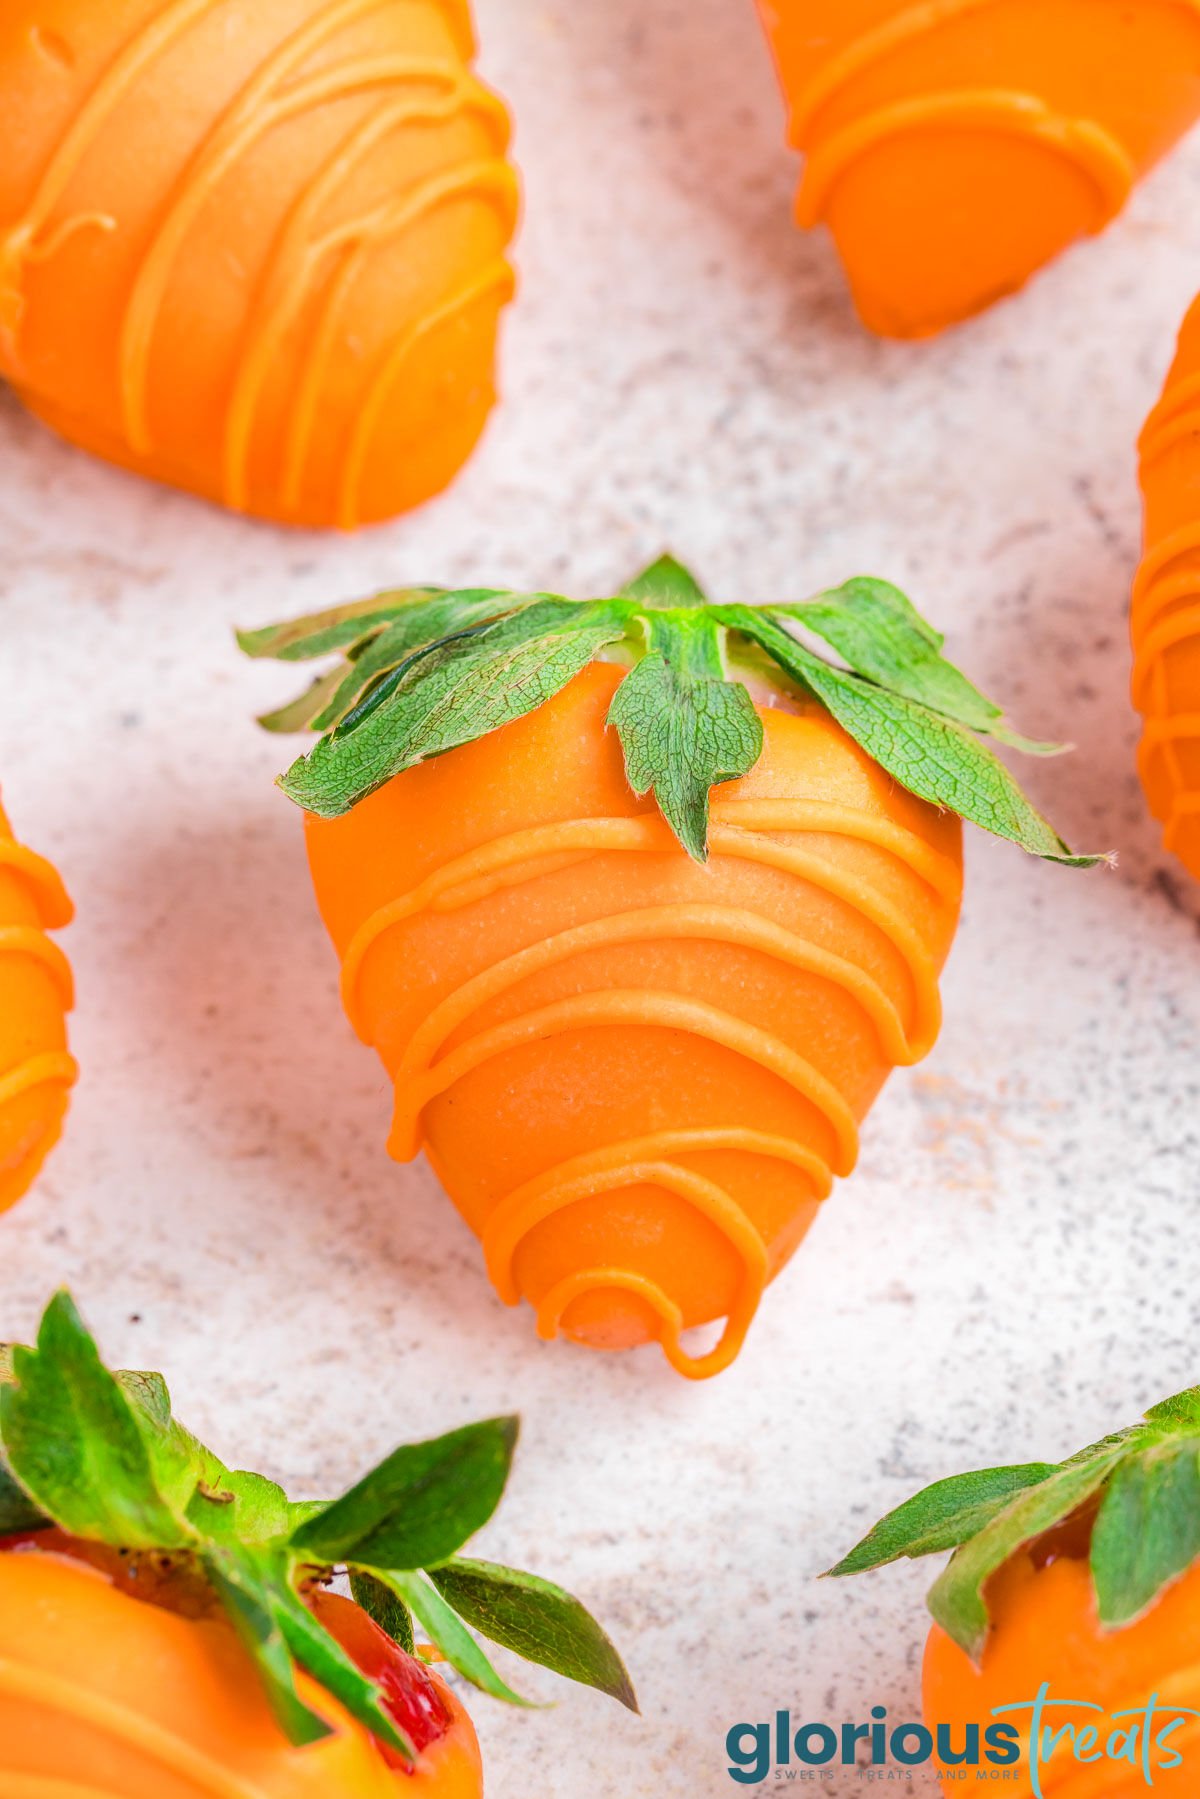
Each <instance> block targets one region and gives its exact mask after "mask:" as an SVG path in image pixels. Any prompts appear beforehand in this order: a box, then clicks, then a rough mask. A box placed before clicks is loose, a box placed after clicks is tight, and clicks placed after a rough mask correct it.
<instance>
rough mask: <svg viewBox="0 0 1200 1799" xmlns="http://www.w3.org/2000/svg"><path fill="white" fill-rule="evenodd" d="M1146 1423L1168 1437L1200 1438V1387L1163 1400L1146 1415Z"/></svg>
mask: <svg viewBox="0 0 1200 1799" xmlns="http://www.w3.org/2000/svg"><path fill="white" fill-rule="evenodd" d="M1146 1423H1147V1424H1153V1425H1155V1426H1156V1427H1160V1428H1161V1429H1162V1430H1163V1431H1165V1432H1166V1434H1167V1435H1172V1434H1174V1435H1178V1436H1191V1435H1193V1434H1194V1435H1196V1436H1200V1387H1187V1388H1185V1389H1184V1391H1183V1392H1182V1393H1173V1394H1172V1395H1171V1397H1170V1399H1161V1400H1160V1401H1159V1403H1158V1404H1157V1405H1152V1406H1151V1407H1150V1410H1149V1411H1148V1412H1147V1413H1146Z"/></svg>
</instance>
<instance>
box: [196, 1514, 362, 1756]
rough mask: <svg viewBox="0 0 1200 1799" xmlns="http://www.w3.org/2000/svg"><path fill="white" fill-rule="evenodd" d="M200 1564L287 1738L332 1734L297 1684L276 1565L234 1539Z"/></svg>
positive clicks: (297, 1739)
mask: <svg viewBox="0 0 1200 1799" xmlns="http://www.w3.org/2000/svg"><path fill="white" fill-rule="evenodd" d="M202 1566H203V1568H204V1571H205V1573H206V1574H207V1576H208V1579H209V1581H210V1583H211V1584H212V1587H213V1590H214V1592H215V1593H216V1594H217V1597H218V1598H219V1599H220V1601H221V1603H222V1605H223V1606H224V1608H225V1612H226V1615H227V1616H228V1618H229V1620H230V1622H231V1624H232V1625H233V1628H234V1630H235V1631H236V1632H237V1634H238V1636H239V1637H240V1638H241V1641H242V1645H243V1647H244V1648H245V1649H246V1651H247V1653H248V1654H249V1656H250V1658H251V1660H252V1661H253V1663H254V1666H255V1668H256V1669H257V1670H258V1676H259V1679H260V1680H261V1681H262V1684H263V1689H264V1691H265V1692H266V1695H267V1698H268V1700H269V1701H270V1705H271V1710H272V1711H273V1712H274V1714H275V1718H276V1721H277V1723H278V1724H279V1727H280V1729H281V1730H282V1731H283V1732H284V1733H285V1735H286V1736H287V1738H288V1740H289V1742H292V1743H295V1744H298V1745H299V1744H304V1743H317V1742H320V1740H321V1739H322V1737H327V1736H331V1735H332V1726H331V1725H330V1724H329V1723H327V1721H326V1720H325V1719H324V1718H322V1717H320V1716H319V1715H318V1714H317V1713H316V1712H314V1711H313V1709H312V1707H311V1706H309V1705H307V1704H306V1703H305V1701H304V1700H303V1699H302V1698H301V1697H300V1693H299V1691H298V1689H297V1686H296V1664H295V1661H294V1659H293V1656H292V1651H291V1648H290V1647H289V1645H288V1641H287V1638H286V1637H285V1635H284V1633H283V1629H282V1626H281V1623H280V1619H279V1615H278V1612H277V1610H276V1604H275V1599H276V1592H275V1589H276V1588H277V1586H278V1585H279V1582H280V1579H281V1576H280V1574H279V1571H278V1568H276V1567H272V1566H270V1565H269V1564H267V1563H266V1562H265V1561H264V1558H263V1556H262V1554H261V1552H256V1551H254V1550H250V1549H242V1548H241V1547H239V1546H238V1545H236V1544H233V1543H225V1544H221V1545H213V1546H212V1547H210V1548H208V1549H206V1550H205V1552H204V1554H203V1557H202ZM331 1640H332V1639H331Z"/></svg>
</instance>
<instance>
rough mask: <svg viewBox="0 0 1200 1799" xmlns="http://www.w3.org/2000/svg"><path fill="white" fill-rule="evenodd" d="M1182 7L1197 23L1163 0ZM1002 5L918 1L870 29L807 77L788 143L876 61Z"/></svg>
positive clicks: (1187, 4)
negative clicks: (988, 9)
mask: <svg viewBox="0 0 1200 1799" xmlns="http://www.w3.org/2000/svg"><path fill="white" fill-rule="evenodd" d="M1166 3H1167V4H1168V5H1174V6H1181V7H1182V8H1183V9H1184V10H1185V11H1186V12H1189V13H1191V14H1192V15H1193V16H1194V17H1195V18H1196V19H1197V20H1200V0H1166ZM1000 4H1002V0H920V3H919V4H918V5H915V6H910V7H908V8H906V10H905V11H903V12H899V13H897V14H896V15H895V16H894V17H893V18H891V19H887V20H885V21H884V22H883V24H881V25H874V26H872V27H871V28H870V29H869V30H867V31H864V32H863V33H862V34H861V35H860V36H859V37H857V38H855V39H853V40H852V42H850V43H848V44H846V45H845V46H844V47H843V48H842V49H841V50H839V51H838V53H837V55H836V56H831V57H830V58H829V60H828V62H826V63H824V64H823V65H822V67H821V68H820V69H818V70H817V72H816V73H815V74H814V75H813V76H812V78H811V79H810V81H809V82H808V85H807V86H806V87H805V89H804V91H803V93H802V94H801V95H800V96H799V98H798V100H797V101H796V104H795V106H794V107H793V109H792V120H791V122H792V141H793V143H794V144H795V145H796V147H797V148H798V149H805V148H806V147H807V139H808V138H809V136H810V134H811V132H812V130H813V128H814V126H815V123H816V120H817V118H818V117H819V115H820V113H821V112H822V111H823V109H824V108H825V107H826V106H827V105H828V104H829V102H830V100H832V99H833V98H834V96H835V95H836V94H837V92H838V90H839V88H843V87H845V86H847V85H848V84H849V83H850V82H851V81H854V80H855V79H856V78H857V77H858V76H859V75H861V74H863V73H865V72H866V71H867V70H868V69H870V68H871V66H872V65H873V64H875V63H878V62H881V61H883V60H885V59H886V58H887V57H888V56H890V55H891V54H892V53H893V52H894V51H896V50H900V49H903V48H904V47H905V46H906V45H908V44H910V43H911V42H912V41H913V39H914V38H920V37H925V36H928V35H929V34H930V33H932V32H936V31H937V30H938V28H939V27H940V26H942V25H948V24H952V23H957V21H958V20H960V19H963V18H967V17H969V16H970V14H972V13H977V12H983V11H984V10H985V9H986V8H988V7H991V6H997V5H1000Z"/></svg>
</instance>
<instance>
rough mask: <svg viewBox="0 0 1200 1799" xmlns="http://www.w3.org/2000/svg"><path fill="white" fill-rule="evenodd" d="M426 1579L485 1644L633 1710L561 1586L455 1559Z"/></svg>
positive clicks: (625, 1682) (632, 1699)
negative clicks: (606, 1696)
mask: <svg viewBox="0 0 1200 1799" xmlns="http://www.w3.org/2000/svg"><path fill="white" fill-rule="evenodd" d="M427 1572H428V1574H429V1578H430V1580H431V1581H432V1582H433V1584H434V1586H435V1587H436V1588H437V1590H438V1592H439V1593H440V1594H441V1595H442V1598H443V1599H445V1600H446V1602H447V1603H448V1604H449V1605H450V1606H452V1607H453V1608H454V1610H455V1611H456V1612H457V1613H458V1615H459V1617H460V1618H464V1619H465V1620H466V1622H467V1623H468V1624H470V1625H472V1626H473V1627H474V1628H475V1629H476V1630H477V1631H479V1632H480V1634H481V1635H483V1636H485V1637H487V1638H488V1640H489V1641H490V1642H493V1643H499V1644H500V1646H501V1647H502V1648H504V1649H511V1650H513V1651H514V1652H515V1653H516V1654H517V1655H521V1656H524V1658H525V1660H526V1661H528V1662H536V1663H537V1664H538V1665H539V1666H540V1667H543V1668H550V1669H552V1670H553V1672H554V1673H556V1674H561V1675H563V1676H564V1677H565V1678H566V1679H567V1680H575V1681H579V1682H581V1683H582V1684H583V1685H584V1686H589V1687H596V1688H598V1689H599V1691H600V1692H602V1693H607V1694H608V1695H609V1696H610V1697H611V1698H613V1699H618V1700H619V1701H620V1702H621V1704H622V1705H624V1706H627V1707H628V1709H629V1710H630V1711H633V1712H636V1711H637V1709H638V1703H637V1695H636V1694H635V1693H634V1690H633V1683H632V1681H631V1680H630V1678H629V1674H628V1672H627V1670H626V1668H625V1664H624V1663H623V1662H622V1660H621V1658H620V1656H619V1655H618V1654H617V1651H616V1650H615V1648H614V1647H613V1645H612V1643H611V1642H610V1641H609V1639H608V1637H607V1636H606V1635H605V1633H604V1631H603V1630H602V1629H601V1628H600V1626H599V1624H597V1622H596V1620H595V1619H594V1618H593V1617H592V1615H591V1613H590V1612H588V1611H587V1610H585V1608H584V1607H583V1606H582V1605H580V1603H579V1601H578V1600H577V1599H573V1598H572V1597H571V1595H570V1594H569V1593H564V1592H563V1590H562V1588H561V1587H556V1586H554V1585H552V1584H551V1582H550V1581H548V1580H539V1579H538V1577H537V1575H535V1574H522V1573H519V1572H518V1571H517V1570H516V1569H515V1568H502V1567H498V1566H497V1565H496V1564H495V1563H494V1562H477V1561H468V1560H466V1559H459V1558H456V1559H455V1560H454V1561H452V1562H444V1563H443V1564H442V1566H441V1567H438V1568H430V1569H428V1570H427Z"/></svg>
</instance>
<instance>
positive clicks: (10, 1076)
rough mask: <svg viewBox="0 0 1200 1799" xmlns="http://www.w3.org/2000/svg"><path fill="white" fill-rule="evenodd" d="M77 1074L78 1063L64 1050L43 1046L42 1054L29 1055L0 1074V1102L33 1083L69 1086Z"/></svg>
mask: <svg viewBox="0 0 1200 1799" xmlns="http://www.w3.org/2000/svg"><path fill="white" fill-rule="evenodd" d="M78 1077H79V1064H78V1062H76V1060H75V1058H74V1056H71V1055H68V1054H67V1052H66V1050H57V1049H56V1050H47V1052H46V1053H45V1054H44V1055H41V1056H30V1058H29V1060H28V1061H27V1062H22V1063H21V1064H20V1065H19V1066H18V1067H16V1068H13V1069H10V1070H9V1072H8V1073H7V1074H2V1075H0V1106H7V1105H11V1104H12V1102H13V1100H14V1099H19V1098H20V1097H21V1095H22V1094H24V1093H31V1092H32V1091H33V1089H34V1088H35V1087H55V1086H57V1087H72V1086H74V1084H75V1082H76V1080H77V1079H78Z"/></svg>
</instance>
